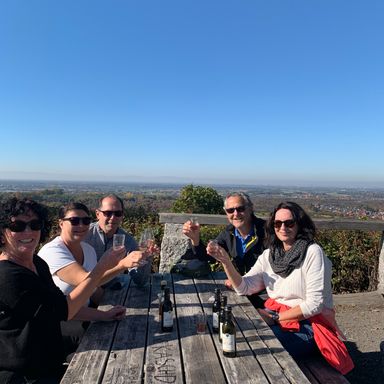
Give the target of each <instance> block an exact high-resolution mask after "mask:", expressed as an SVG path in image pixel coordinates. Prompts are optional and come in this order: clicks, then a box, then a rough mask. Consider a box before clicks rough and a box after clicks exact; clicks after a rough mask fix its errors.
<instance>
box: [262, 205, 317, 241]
mask: <svg viewBox="0 0 384 384" xmlns="http://www.w3.org/2000/svg"><path fill="white" fill-rule="evenodd" d="M279 209H289V210H290V211H291V213H292V217H293V220H295V222H296V224H297V235H296V239H304V240H308V241H313V239H314V237H315V234H316V227H315V224H314V222H313V221H312V219H311V218H310V217H309V216H308V214H307V213H306V212H305V211H304V209H303V208H301V207H300V205H299V204H296V203H294V202H292V201H283V202H282V203H280V204H279V205H277V206H276V207H275V209H274V210H273V212H272V213H271V215H270V217H269V219H268V221H267V223H266V226H265V231H266V238H265V245H266V246H267V247H272V248H277V247H278V248H280V247H282V243H281V241H280V240H279V239H278V238H277V236H276V234H275V227H274V222H275V216H276V212H277V211H278V210H279Z"/></svg>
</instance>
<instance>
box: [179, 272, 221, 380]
mask: <svg viewBox="0 0 384 384" xmlns="http://www.w3.org/2000/svg"><path fill="white" fill-rule="evenodd" d="M173 278H174V285H173V286H174V292H175V296H174V300H175V302H176V311H177V323H178V329H179V337H180V344H181V350H182V358H183V367H184V372H185V380H186V382H187V383H218V384H222V383H225V382H226V379H225V375H224V373H223V370H222V368H221V365H220V362H219V359H218V358H217V353H216V349H215V347H214V344H213V341H212V338H211V335H210V334H209V333H206V334H197V333H196V324H195V319H194V316H195V315H196V314H197V313H198V312H199V311H201V305H200V301H199V297H198V295H197V292H196V289H195V285H194V284H193V281H192V279H188V278H183V277H181V276H178V275H173Z"/></svg>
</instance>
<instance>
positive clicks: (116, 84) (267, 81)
mask: <svg viewBox="0 0 384 384" xmlns="http://www.w3.org/2000/svg"><path fill="white" fill-rule="evenodd" d="M383 16H384V2H383V1H382V0H372V1H371V0H364V1H363V0H361V1H358V0H321V1H320V0H318V1H310V0H279V1H277V0H276V1H274V0H270V1H264V0H247V1H216V0H193V1H192V0H189V1H187V0H177V1H170V0H164V1H155V0H152V1H145V0H141V1H138V0H137V1H130V0H124V1H122V0H120V1H97V0H92V1H83V0H76V1H65V2H64V1H61V2H59V1H52V0H50V1H43V0H40V1H39V0H34V1H30V0H2V1H1V3H0V131H1V150H0V180H1V179H9V178H16V179H39V180H40V179H51V180H103V181H106V180H108V181H109V180H110V181H113V180H116V181H127V182H129V181H155V182H156V181H158V182H186V183H189V182H192V183H195V184H198V183H208V184H210V183H211V184H217V183H231V184H283V185H286V184H289V185H340V186H352V185H369V186H384V172H383V164H384V155H383V154H384V150H383V145H384V133H383V132H384V129H383V128H384V109H383V105H384V74H383V72H384V71H383V68H384V44H383V43H384V23H383Z"/></svg>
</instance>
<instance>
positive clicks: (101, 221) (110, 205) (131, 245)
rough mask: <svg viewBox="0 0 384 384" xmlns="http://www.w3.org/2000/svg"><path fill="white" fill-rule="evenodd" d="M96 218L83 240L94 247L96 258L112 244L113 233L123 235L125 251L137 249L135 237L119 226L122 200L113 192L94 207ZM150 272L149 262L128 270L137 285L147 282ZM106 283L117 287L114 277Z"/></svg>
mask: <svg viewBox="0 0 384 384" xmlns="http://www.w3.org/2000/svg"><path fill="white" fill-rule="evenodd" d="M96 218H97V222H95V223H92V224H91V225H90V228H89V232H88V235H87V237H86V238H85V241H86V242H87V243H88V244H90V245H92V247H93V248H95V250H96V255H97V259H98V260H99V259H100V258H101V256H102V255H103V254H104V252H105V251H106V250H107V249H109V248H111V247H112V246H113V235H114V234H122V235H125V243H124V245H125V249H126V251H127V253H130V252H132V251H136V250H138V249H139V248H138V245H137V243H136V241H135V239H134V238H133V237H132V236H131V235H129V234H128V233H127V232H126V231H124V229H122V228H121V225H122V223H123V219H124V202H123V200H122V199H121V198H120V197H119V196H117V195H115V194H110V195H107V196H103V197H102V198H101V199H100V200H99V207H98V208H97V209H96ZM150 273H151V269H150V263H147V264H146V265H143V266H141V267H137V268H133V269H131V270H130V271H129V274H130V276H131V278H132V280H133V281H134V283H135V284H136V285H138V286H143V285H145V284H146V283H147V281H148V279H149V275H150ZM107 285H108V286H112V287H113V286H116V287H117V280H116V279H114V280H112V281H110V282H109V283H108V284H107Z"/></svg>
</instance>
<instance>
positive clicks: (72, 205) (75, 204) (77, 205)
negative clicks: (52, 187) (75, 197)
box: [59, 202, 91, 219]
mask: <svg viewBox="0 0 384 384" xmlns="http://www.w3.org/2000/svg"><path fill="white" fill-rule="evenodd" d="M75 209H76V210H79V211H84V212H85V213H86V214H87V215H88V216H90V215H91V214H90V212H89V209H88V207H87V206H86V205H85V204H83V203H79V202H70V203H68V204H67V205H63V206H62V207H60V209H59V219H64V217H65V215H66V214H67V212H68V211H73V210H75Z"/></svg>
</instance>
